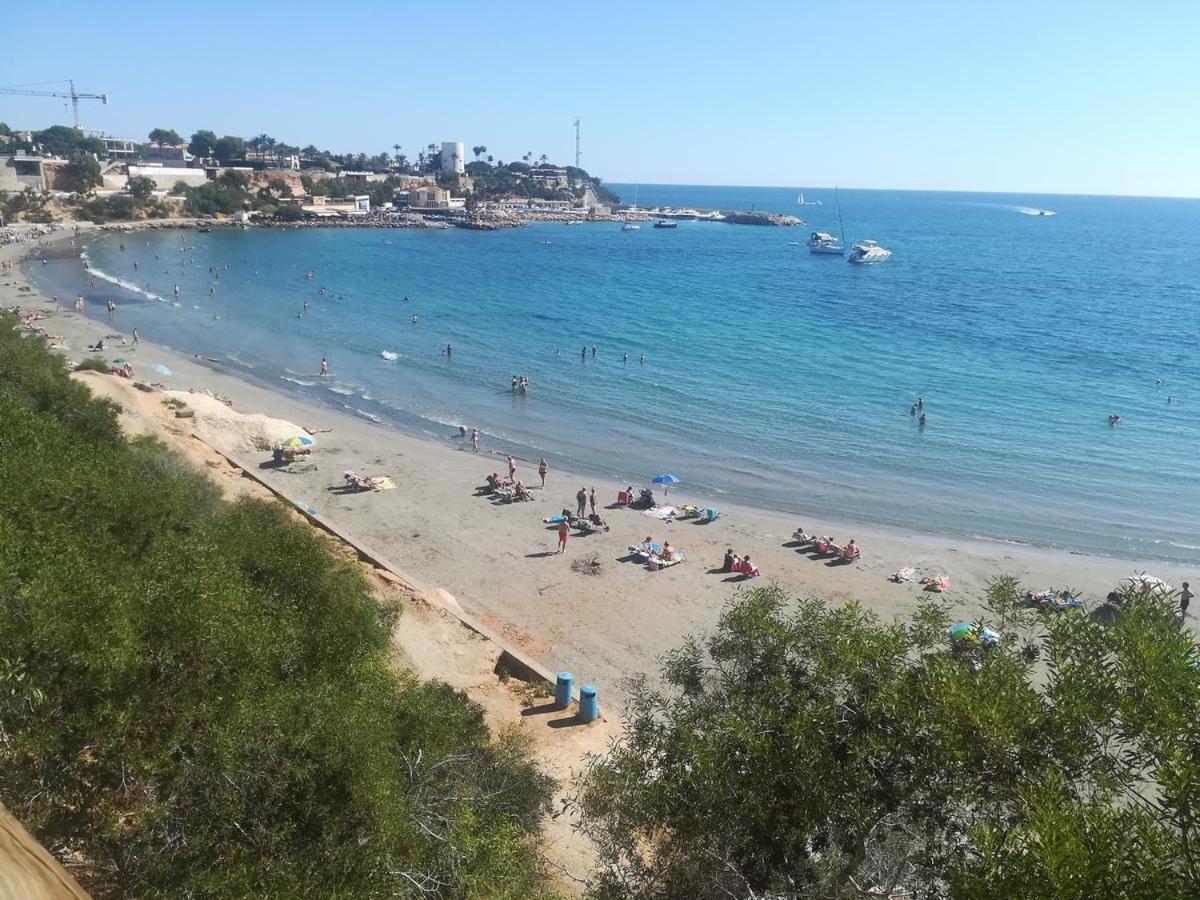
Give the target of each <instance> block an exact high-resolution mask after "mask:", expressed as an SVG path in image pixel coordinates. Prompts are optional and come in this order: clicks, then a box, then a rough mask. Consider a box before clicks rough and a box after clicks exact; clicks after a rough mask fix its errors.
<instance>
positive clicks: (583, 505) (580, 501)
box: [575, 487, 587, 519]
mask: <svg viewBox="0 0 1200 900" xmlns="http://www.w3.org/2000/svg"><path fill="white" fill-rule="evenodd" d="M575 506H576V515H578V516H579V518H581V519H582V518H583V517H584V516H585V515H587V488H584V487H581V488H580V489H579V493H578V494H576V495H575Z"/></svg>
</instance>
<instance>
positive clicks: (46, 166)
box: [0, 151, 67, 192]
mask: <svg viewBox="0 0 1200 900" xmlns="http://www.w3.org/2000/svg"><path fill="white" fill-rule="evenodd" d="M66 164H67V161H66V160H65V159H59V158H57V157H53V156H32V155H29V154H26V153H25V152H23V151H17V152H16V153H15V154H13V155H12V156H0V192H20V191H23V190H25V189H26V188H33V189H34V190H35V191H46V190H50V189H51V188H52V187H53V185H54V176H55V174H56V173H57V171H58V169H60V168H61V167H63V166H65V165H66Z"/></svg>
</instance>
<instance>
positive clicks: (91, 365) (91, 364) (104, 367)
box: [75, 356, 110, 373]
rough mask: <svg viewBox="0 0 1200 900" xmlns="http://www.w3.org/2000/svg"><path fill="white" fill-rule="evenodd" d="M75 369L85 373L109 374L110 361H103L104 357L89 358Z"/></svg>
mask: <svg viewBox="0 0 1200 900" xmlns="http://www.w3.org/2000/svg"><path fill="white" fill-rule="evenodd" d="M75 368H76V369H80V370H82V371H85V372H106V373H107V372H108V370H109V368H110V367H109V365H108V360H106V359H103V358H102V357H99V356H89V357H88V358H87V359H85V360H84V361H83V362H81V363H80V364H79V365H78V366H76V367H75Z"/></svg>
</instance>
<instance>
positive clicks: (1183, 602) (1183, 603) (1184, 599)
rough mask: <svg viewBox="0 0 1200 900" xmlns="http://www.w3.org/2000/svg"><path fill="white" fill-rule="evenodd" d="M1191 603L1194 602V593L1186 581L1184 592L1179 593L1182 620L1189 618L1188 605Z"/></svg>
mask: <svg viewBox="0 0 1200 900" xmlns="http://www.w3.org/2000/svg"><path fill="white" fill-rule="evenodd" d="M1191 602H1192V591H1191V588H1189V587H1188V583H1187V582H1186V581H1185V582H1184V583H1183V590H1182V591H1180V592H1179V617H1180V618H1182V619H1186V618H1187V608H1188V604H1189V603H1191Z"/></svg>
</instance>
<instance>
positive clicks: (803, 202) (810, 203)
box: [796, 194, 821, 206]
mask: <svg viewBox="0 0 1200 900" xmlns="http://www.w3.org/2000/svg"><path fill="white" fill-rule="evenodd" d="M796 204H797V205H798V206H820V205H821V201H820V200H805V199H804V195H803V194H801V195H800V196H799V197H797V198H796Z"/></svg>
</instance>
